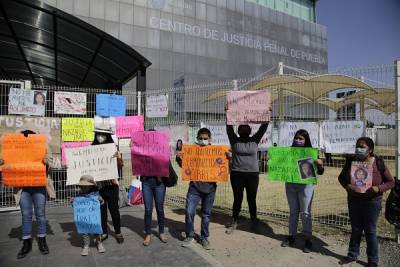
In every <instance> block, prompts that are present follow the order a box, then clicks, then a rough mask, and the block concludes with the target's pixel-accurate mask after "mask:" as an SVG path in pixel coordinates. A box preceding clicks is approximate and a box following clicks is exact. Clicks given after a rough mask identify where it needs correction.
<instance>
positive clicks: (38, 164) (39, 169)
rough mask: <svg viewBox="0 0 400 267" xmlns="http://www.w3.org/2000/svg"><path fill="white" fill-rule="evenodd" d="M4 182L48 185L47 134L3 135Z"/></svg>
mask: <svg viewBox="0 0 400 267" xmlns="http://www.w3.org/2000/svg"><path fill="white" fill-rule="evenodd" d="M2 147H3V160H4V165H3V166H2V174H3V183H4V185H6V186H16V187H31V186H45V185H47V176H46V165H45V164H44V163H43V160H44V158H45V156H46V136H44V135H41V134H33V135H28V136H27V137H25V136H24V135H23V134H4V135H3V136H2Z"/></svg>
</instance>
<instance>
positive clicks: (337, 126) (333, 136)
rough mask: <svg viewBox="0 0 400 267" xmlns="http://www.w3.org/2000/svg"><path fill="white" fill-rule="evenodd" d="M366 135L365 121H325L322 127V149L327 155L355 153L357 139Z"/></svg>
mask: <svg viewBox="0 0 400 267" xmlns="http://www.w3.org/2000/svg"><path fill="white" fill-rule="evenodd" d="M364 134H365V127H364V122H363V121H323V122H321V127H320V144H321V148H323V149H325V152H327V153H340V154H345V153H354V151H355V149H356V142H357V139H358V138H359V137H361V136H364Z"/></svg>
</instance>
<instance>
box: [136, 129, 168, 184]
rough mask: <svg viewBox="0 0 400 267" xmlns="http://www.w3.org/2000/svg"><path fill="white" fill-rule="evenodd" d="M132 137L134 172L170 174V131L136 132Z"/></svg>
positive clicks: (160, 175) (156, 174) (141, 173)
mask: <svg viewBox="0 0 400 267" xmlns="http://www.w3.org/2000/svg"><path fill="white" fill-rule="evenodd" d="M131 138H132V141H131V144H132V145H131V156H132V174H133V175H142V176H157V177H166V176H169V143H168V132H158V131H148V132H134V133H132V135H131Z"/></svg>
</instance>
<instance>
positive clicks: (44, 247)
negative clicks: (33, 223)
mask: <svg viewBox="0 0 400 267" xmlns="http://www.w3.org/2000/svg"><path fill="white" fill-rule="evenodd" d="M38 246H39V250H40V253H42V255H47V254H49V247H48V246H47V243H46V237H39V238H38Z"/></svg>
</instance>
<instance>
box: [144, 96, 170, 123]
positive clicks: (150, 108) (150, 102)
mask: <svg viewBox="0 0 400 267" xmlns="http://www.w3.org/2000/svg"><path fill="white" fill-rule="evenodd" d="M167 116H168V95H150V96H147V97H146V117H148V118H165V117H167Z"/></svg>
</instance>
